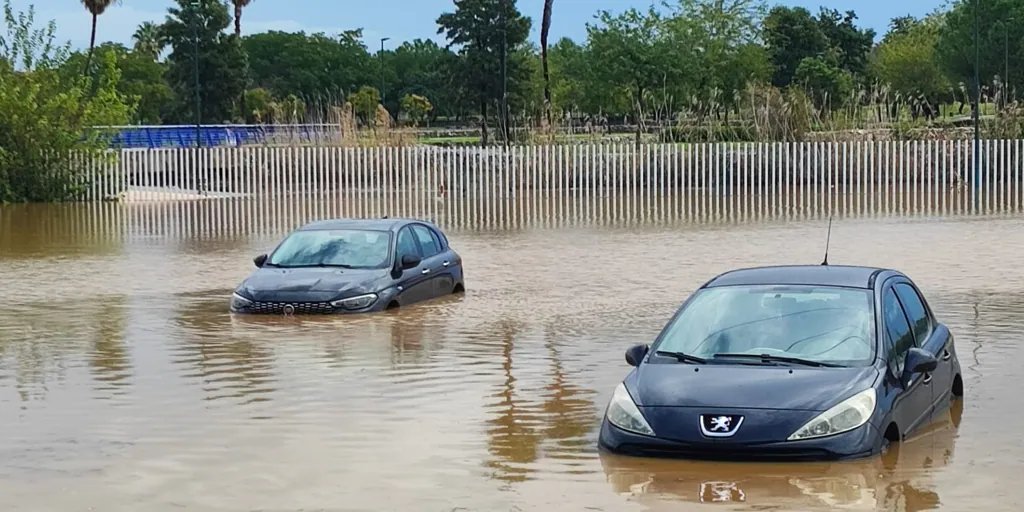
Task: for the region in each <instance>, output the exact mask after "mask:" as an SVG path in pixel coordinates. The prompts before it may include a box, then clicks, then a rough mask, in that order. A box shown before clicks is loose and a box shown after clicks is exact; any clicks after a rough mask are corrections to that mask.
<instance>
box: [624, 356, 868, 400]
mask: <svg viewBox="0 0 1024 512" xmlns="http://www.w3.org/2000/svg"><path fill="white" fill-rule="evenodd" d="M877 377H878V370H876V369H875V368H873V367H863V368H804V367H794V366H750V365H699V366H697V365H689V364H644V365H641V366H640V367H639V368H637V370H636V371H634V372H633V373H631V374H630V375H629V377H628V378H627V379H626V387H627V388H628V389H629V392H630V394H631V395H632V396H633V399H634V400H635V401H636V402H637V405H639V406H641V407H700V408H712V407H721V408H733V409H789V410H803V411H824V410H826V409H828V408H830V407H832V406H833V405H835V404H837V403H839V402H840V401H841V400H843V399H845V398H847V397H849V396H850V395H852V394H854V393H856V392H859V391H862V390H864V389H867V388H868V387H870V386H872V385H873V384H874V382H875V379H876V378H877Z"/></svg>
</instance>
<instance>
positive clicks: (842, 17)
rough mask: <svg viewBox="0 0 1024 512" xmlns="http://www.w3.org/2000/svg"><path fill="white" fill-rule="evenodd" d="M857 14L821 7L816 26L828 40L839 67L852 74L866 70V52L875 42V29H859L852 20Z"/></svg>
mask: <svg viewBox="0 0 1024 512" xmlns="http://www.w3.org/2000/svg"><path fill="white" fill-rule="evenodd" d="M856 19H857V14H856V13H854V12H853V11H846V12H845V13H843V14H840V13H839V11H837V10H835V9H826V8H824V7H823V8H822V9H821V11H820V12H819V13H818V26H819V27H820V28H821V33H822V34H824V35H825V39H826V40H828V44H829V48H830V49H831V51H832V52H833V54H834V58H835V64H836V66H837V67H838V68H839V69H842V70H845V71H847V72H849V73H851V74H854V75H863V74H864V72H865V71H866V70H867V63H868V54H869V53H870V52H871V48H872V46H874V44H875V31H874V30H872V29H864V30H861V29H859V28H857V26H856V25H854V24H853V22H854V21H855V20H856Z"/></svg>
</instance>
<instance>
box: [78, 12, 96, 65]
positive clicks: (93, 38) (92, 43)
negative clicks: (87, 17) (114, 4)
mask: <svg viewBox="0 0 1024 512" xmlns="http://www.w3.org/2000/svg"><path fill="white" fill-rule="evenodd" d="M98 17H99V16H97V15H95V14H93V15H92V36H90V37H89V56H88V57H86V58H85V71H84V72H83V73H82V74H85V75H87V74H89V69H91V68H92V54H93V51H95V50H96V18H98Z"/></svg>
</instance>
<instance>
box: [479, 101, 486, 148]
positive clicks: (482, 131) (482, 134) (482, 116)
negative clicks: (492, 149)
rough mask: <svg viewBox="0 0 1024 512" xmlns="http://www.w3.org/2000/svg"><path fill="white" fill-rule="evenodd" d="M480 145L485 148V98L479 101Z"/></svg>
mask: <svg viewBox="0 0 1024 512" xmlns="http://www.w3.org/2000/svg"><path fill="white" fill-rule="evenodd" d="M480 145H481V146H483V147H487V98H483V97H482V98H481V99H480Z"/></svg>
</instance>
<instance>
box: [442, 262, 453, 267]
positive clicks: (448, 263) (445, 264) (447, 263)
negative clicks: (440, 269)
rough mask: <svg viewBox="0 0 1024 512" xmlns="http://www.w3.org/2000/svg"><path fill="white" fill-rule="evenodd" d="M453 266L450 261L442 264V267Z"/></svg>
mask: <svg viewBox="0 0 1024 512" xmlns="http://www.w3.org/2000/svg"><path fill="white" fill-rule="evenodd" d="M451 264H452V262H450V261H446V262H444V263H442V265H444V266H446V267H447V266H448V265H451Z"/></svg>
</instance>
